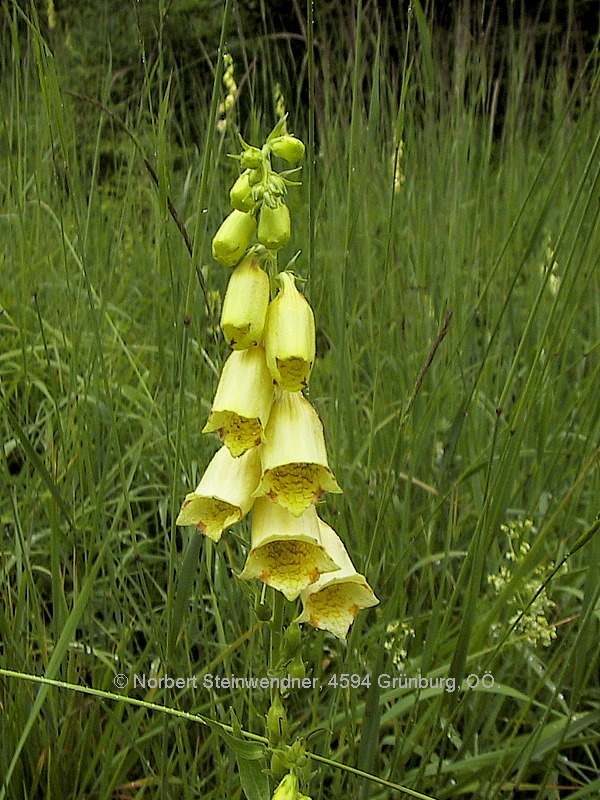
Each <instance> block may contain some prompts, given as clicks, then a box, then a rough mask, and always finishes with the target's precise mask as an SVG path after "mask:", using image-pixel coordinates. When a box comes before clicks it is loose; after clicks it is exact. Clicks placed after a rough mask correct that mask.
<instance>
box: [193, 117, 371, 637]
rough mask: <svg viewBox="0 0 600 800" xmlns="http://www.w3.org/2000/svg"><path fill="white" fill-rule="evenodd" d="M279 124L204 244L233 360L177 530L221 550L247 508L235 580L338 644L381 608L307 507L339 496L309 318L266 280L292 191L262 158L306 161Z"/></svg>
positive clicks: (244, 159) (246, 163) (283, 284)
mask: <svg viewBox="0 0 600 800" xmlns="http://www.w3.org/2000/svg"><path fill="white" fill-rule="evenodd" d="M285 124H286V120H285V118H283V119H281V120H280V121H279V122H278V124H277V125H276V126H275V128H274V130H273V131H272V133H271V134H270V135H269V137H268V138H267V141H266V142H265V144H264V146H263V147H262V148H261V149H259V148H257V147H253V146H251V145H248V144H246V143H245V142H244V141H243V140H242V146H243V152H242V154H241V155H240V156H237V158H238V159H239V161H240V164H241V167H242V172H241V174H240V176H239V177H238V179H237V180H236V181H235V183H234V185H233V187H232V189H231V192H230V200H231V205H232V206H233V210H232V211H231V213H230V214H229V215H228V216H227V218H226V219H225V220H224V222H223V223H222V224H221V226H220V228H219V230H218V231H217V233H216V235H215V237H214V239H213V242H212V252H213V256H214V258H215V259H216V260H217V261H219V262H220V263H221V264H223V265H224V266H227V267H234V269H233V272H232V274H231V276H230V279H229V284H228V287H227V291H226V294H225V299H224V301H223V307H222V313H221V329H222V331H223V335H224V337H225V340H226V341H227V343H228V345H229V346H230V347H231V353H230V355H229V357H228V358H227V360H226V362H225V365H224V367H223V370H222V373H221V376H220V380H219V383H218V386H217V390H216V394H215V397H214V400H213V404H212V408H211V411H210V414H209V416H208V420H207V421H206V424H205V426H204V429H203V432H205V433H210V432H216V433H217V434H218V436H219V438H220V440H221V442H222V445H223V446H222V447H221V449H220V450H219V451H218V452H217V453H216V454H215V456H214V457H213V459H212V461H211V462H210V463H209V465H208V467H207V468H206V471H205V473H204V475H203V476H202V479H201V481H200V483H199V484H198V487H197V488H196V489H195V491H194V492H191V493H190V494H188V495H187V496H186V498H185V500H184V502H183V505H182V508H181V511H180V513H179V516H178V518H177V524H178V525H196V526H197V527H198V529H199V530H200V531H202V533H204V534H205V535H206V536H208V537H209V538H210V539H212V540H213V541H215V542H218V541H219V539H220V538H221V535H222V533H223V530H224V529H225V528H227V527H228V526H230V525H233V524H235V523H236V522H239V521H240V520H241V519H243V518H244V517H245V516H246V514H248V512H249V511H250V510H252V524H251V541H250V548H249V552H248V557H247V560H246V564H245V566H244V569H243V571H242V573H241V576H240V577H241V578H244V579H251V578H258V579H260V580H262V581H263V582H264V583H265V584H267V585H269V586H272V587H274V588H275V589H277V590H279V591H280V592H282V593H283V594H284V595H285V597H286V598H287V599H288V600H295V599H296V598H297V597H299V596H300V597H301V599H302V603H303V610H302V613H301V614H300V616H299V617H298V621H300V622H309V623H310V624H312V625H313V626H314V627H317V628H321V629H324V630H329V631H331V632H332V633H334V634H335V635H336V636H338V637H340V638H342V639H343V638H345V637H346V635H347V632H348V628H349V627H350V625H351V624H352V622H353V620H354V617H355V616H356V614H357V612H358V611H359V610H360V609H361V608H366V607H369V606H373V605H375V604H376V603H378V600H377V598H376V597H375V594H374V593H373V590H372V589H371V588H370V586H369V585H368V583H367V581H366V579H365V578H364V577H363V576H362V575H360V574H359V573H358V572H357V571H356V569H355V568H354V565H353V564H352V561H351V560H350V557H349V556H348V553H347V552H346V549H345V547H344V545H343V544H342V542H341V540H340V539H339V537H338V536H337V534H336V533H335V532H334V531H333V530H332V529H331V528H330V527H329V526H328V525H327V524H326V523H325V522H323V520H321V519H320V518H319V517H318V515H317V511H316V509H315V504H316V503H317V502H318V501H319V500H321V498H322V497H323V495H324V494H325V493H326V492H335V493H338V492H341V489H340V487H339V485H338V483H337V481H336V478H335V476H334V474H333V472H332V470H331V469H330V467H329V463H328V459H327V451H326V448H325V439H324V434H323V426H322V424H321V420H320V419H319V416H318V414H317V412H316V411H315V409H314V408H313V407H312V405H311V404H310V403H309V401H308V400H307V399H306V397H305V396H304V394H303V393H302V390H303V389H305V388H306V387H307V386H308V382H309V379H310V375H311V371H312V368H313V365H314V360H315V323H314V315H313V311H312V309H311V307H310V305H309V303H308V301H307V300H306V298H305V297H304V295H303V294H302V293H301V292H300V291H299V290H298V287H297V286H296V277H295V275H294V274H293V273H292V272H291V271H289V270H284V271H282V272H279V274H274V273H276V263H277V251H279V250H280V249H281V248H283V247H284V246H285V245H286V244H287V242H288V240H289V238H290V213H289V209H288V206H287V204H286V203H285V193H286V191H287V187H288V186H289V185H293V183H294V182H293V181H291V180H290V175H291V173H292V172H293V171H287V172H282V173H278V172H276V171H275V170H274V169H273V168H272V166H271V156H272V155H275V156H278V157H280V158H283V159H285V160H286V161H288V162H290V163H294V162H296V161H297V160H299V159H300V158H302V156H303V155H304V145H303V143H302V142H301V141H300V140H299V139H297V138H296V137H294V136H292V135H290V134H288V133H287V132H286V127H285ZM255 236H256V238H257V239H258V242H255V241H254V237H255ZM269 273H271V275H272V276H273V277H272V278H270V277H269ZM272 284H273V286H274V288H275V290H276V293H275V296H274V297H273V298H272V299H271V285H272Z"/></svg>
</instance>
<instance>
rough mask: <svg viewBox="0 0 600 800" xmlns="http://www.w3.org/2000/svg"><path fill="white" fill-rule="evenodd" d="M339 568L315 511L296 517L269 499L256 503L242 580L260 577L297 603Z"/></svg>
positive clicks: (311, 510) (311, 509)
mask: <svg viewBox="0 0 600 800" xmlns="http://www.w3.org/2000/svg"><path fill="white" fill-rule="evenodd" d="M337 569H338V564H337V563H336V562H335V561H334V560H333V559H332V558H331V556H330V555H328V554H327V553H326V552H325V549H324V547H323V543H322V541H321V533H320V528H319V523H318V518H317V513H316V511H315V510H314V508H309V509H308V510H307V511H305V512H304V514H302V516H299V517H295V516H293V515H292V514H290V513H289V512H288V511H286V510H285V509H284V508H281V506H278V505H276V504H275V503H271V501H270V500H267V499H264V498H261V499H258V500H257V501H256V503H255V504H254V510H253V513H252V541H251V547H250V552H249V553H248V558H247V560H246V564H245V566H244V569H243V571H242V573H241V574H240V578H243V579H249V578H259V579H260V580H262V581H263V582H264V583H266V584H267V585H268V586H272V587H273V588H274V589H277V590H278V591H280V592H282V593H283V594H284V595H285V596H286V597H287V599H288V600H295V599H296V598H297V597H298V595H299V594H300V592H301V591H302V589H304V588H306V587H307V586H309V585H310V583H312V582H314V581H316V580H317V579H318V577H319V575H321V574H322V573H324V572H331V571H332V570H337Z"/></svg>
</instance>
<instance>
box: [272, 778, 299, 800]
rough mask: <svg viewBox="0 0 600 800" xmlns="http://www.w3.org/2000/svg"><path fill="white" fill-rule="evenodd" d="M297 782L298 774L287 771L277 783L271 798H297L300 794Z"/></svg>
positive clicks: (294, 799) (283, 799) (287, 799)
mask: <svg viewBox="0 0 600 800" xmlns="http://www.w3.org/2000/svg"><path fill="white" fill-rule="evenodd" d="M298 784H299V781H298V776H297V775H296V774H295V773H294V772H289V773H288V774H287V775H286V776H285V777H284V778H282V780H281V781H280V782H279V784H278V785H277V788H276V789H275V791H274V792H273V797H272V798H271V800H298V796H299V795H300V792H299V790H298Z"/></svg>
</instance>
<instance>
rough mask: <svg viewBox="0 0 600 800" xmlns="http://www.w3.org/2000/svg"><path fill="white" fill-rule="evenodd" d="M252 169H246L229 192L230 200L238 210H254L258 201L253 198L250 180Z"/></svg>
mask: <svg viewBox="0 0 600 800" xmlns="http://www.w3.org/2000/svg"><path fill="white" fill-rule="evenodd" d="M249 175H250V170H248V169H247V170H245V171H244V172H242V174H241V175H240V176H239V178H238V179H237V180H236V182H235V183H234V184H233V186H232V187H231V191H230V192H229V200H230V202H231V205H232V206H233V207H234V208H237V210H238V211H252V209H253V208H254V206H255V205H256V203H255V202H254V200H253V199H252V190H251V186H250V180H249Z"/></svg>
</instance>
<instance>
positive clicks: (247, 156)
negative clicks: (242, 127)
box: [240, 145, 262, 169]
mask: <svg viewBox="0 0 600 800" xmlns="http://www.w3.org/2000/svg"><path fill="white" fill-rule="evenodd" d="M240 161H241V164H242V167H244V169H247V168H250V169H257V167H260V165H261V163H262V152H261V151H260V150H259V149H258V147H252V146H251V145H246V147H245V148H244V151H243V153H242V154H241V156H240Z"/></svg>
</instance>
